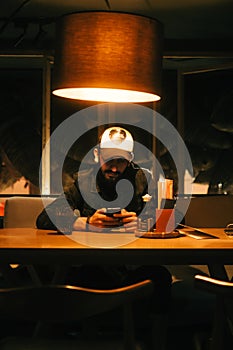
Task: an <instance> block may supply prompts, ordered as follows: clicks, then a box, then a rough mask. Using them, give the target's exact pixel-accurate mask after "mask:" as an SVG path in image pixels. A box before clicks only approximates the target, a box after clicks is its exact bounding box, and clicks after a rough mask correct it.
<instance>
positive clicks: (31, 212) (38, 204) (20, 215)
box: [3, 196, 55, 228]
mask: <svg viewBox="0 0 233 350" xmlns="http://www.w3.org/2000/svg"><path fill="white" fill-rule="evenodd" d="M54 200H55V198H53V197H45V198H43V199H42V198H41V197H29V196H28V197H20V196H14V197H10V198H8V199H7V200H6V202H5V211H4V219H3V227H4V228H11V227H12V228H13V227H31V228H35V227H36V219H37V216H38V215H39V214H40V212H41V211H42V210H43V208H44V207H45V206H47V205H48V204H50V203H52V202H53V201H54Z"/></svg>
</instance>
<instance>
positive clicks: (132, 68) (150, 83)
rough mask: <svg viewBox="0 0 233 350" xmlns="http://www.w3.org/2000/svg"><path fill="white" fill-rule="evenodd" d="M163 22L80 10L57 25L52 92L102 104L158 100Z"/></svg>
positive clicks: (65, 17) (117, 13) (138, 16)
mask: <svg viewBox="0 0 233 350" xmlns="http://www.w3.org/2000/svg"><path fill="white" fill-rule="evenodd" d="M162 31H163V28H162V24H161V23H160V22H158V21H157V20H156V19H153V18H148V17H144V16H140V15H134V14H128V13H120V12H102V11H94V12H92V11H90V12H78V13H73V14H69V15H65V16H63V17H61V18H60V19H59V21H58V23H57V34H56V41H57V42H56V49H55V63H54V64H55V65H54V81H53V94H55V95H57V96H61V97H66V98H71V99H79V100H88V101H101V102H132V103H134V102H135V103H137V102H151V101H157V100H159V99H160V91H161V89H160V86H161V71H162Z"/></svg>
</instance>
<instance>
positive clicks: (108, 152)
mask: <svg viewBox="0 0 233 350" xmlns="http://www.w3.org/2000/svg"><path fill="white" fill-rule="evenodd" d="M100 154H101V156H102V158H103V159H104V160H105V161H107V160H111V159H116V158H123V159H126V160H128V161H131V159H132V154H131V152H127V151H124V150H122V149H118V148H101V149H100Z"/></svg>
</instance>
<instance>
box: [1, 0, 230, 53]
mask: <svg viewBox="0 0 233 350" xmlns="http://www.w3.org/2000/svg"><path fill="white" fill-rule="evenodd" d="M93 10H102V11H122V12H130V13H135V14H141V15H146V16H150V17H154V18H157V19H158V20H159V21H161V22H162V23H163V25H164V39H165V49H166V50H168V51H169V50H177V49H178V50H179V49H180V50H185V49H186V48H187V49H189V50H196V49H201V50H202V49H204V50H206V49H208V46H209V48H210V49H213V50H221V49H225V48H227V49H228V48H229V49H230V48H232V43H233V21H232V17H233V1H232V0H176V1H174V0H65V1H64V0H7V1H1V2H0V40H1V47H2V49H10V50H14V49H24V48H31V49H35V48H51V40H52V41H53V38H54V35H55V25H54V23H55V20H56V19H57V18H58V17H59V16H61V15H63V14H67V13H71V12H78V11H93ZM206 45H207V46H206Z"/></svg>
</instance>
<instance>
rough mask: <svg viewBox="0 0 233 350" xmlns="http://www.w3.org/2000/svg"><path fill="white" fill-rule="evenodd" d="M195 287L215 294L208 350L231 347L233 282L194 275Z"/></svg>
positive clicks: (232, 343) (223, 349)
mask: <svg viewBox="0 0 233 350" xmlns="http://www.w3.org/2000/svg"><path fill="white" fill-rule="evenodd" d="M195 287H196V288H198V289H200V290H202V291H205V292H207V293H211V294H213V295H215V298H216V305H215V317H214V320H213V327H212V331H211V333H212V334H211V337H210V338H209V345H208V346H209V347H208V349H209V350H220V349H221V350H229V349H233V282H226V281H223V280H218V279H214V278H210V277H207V276H202V275H196V276H195Z"/></svg>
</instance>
